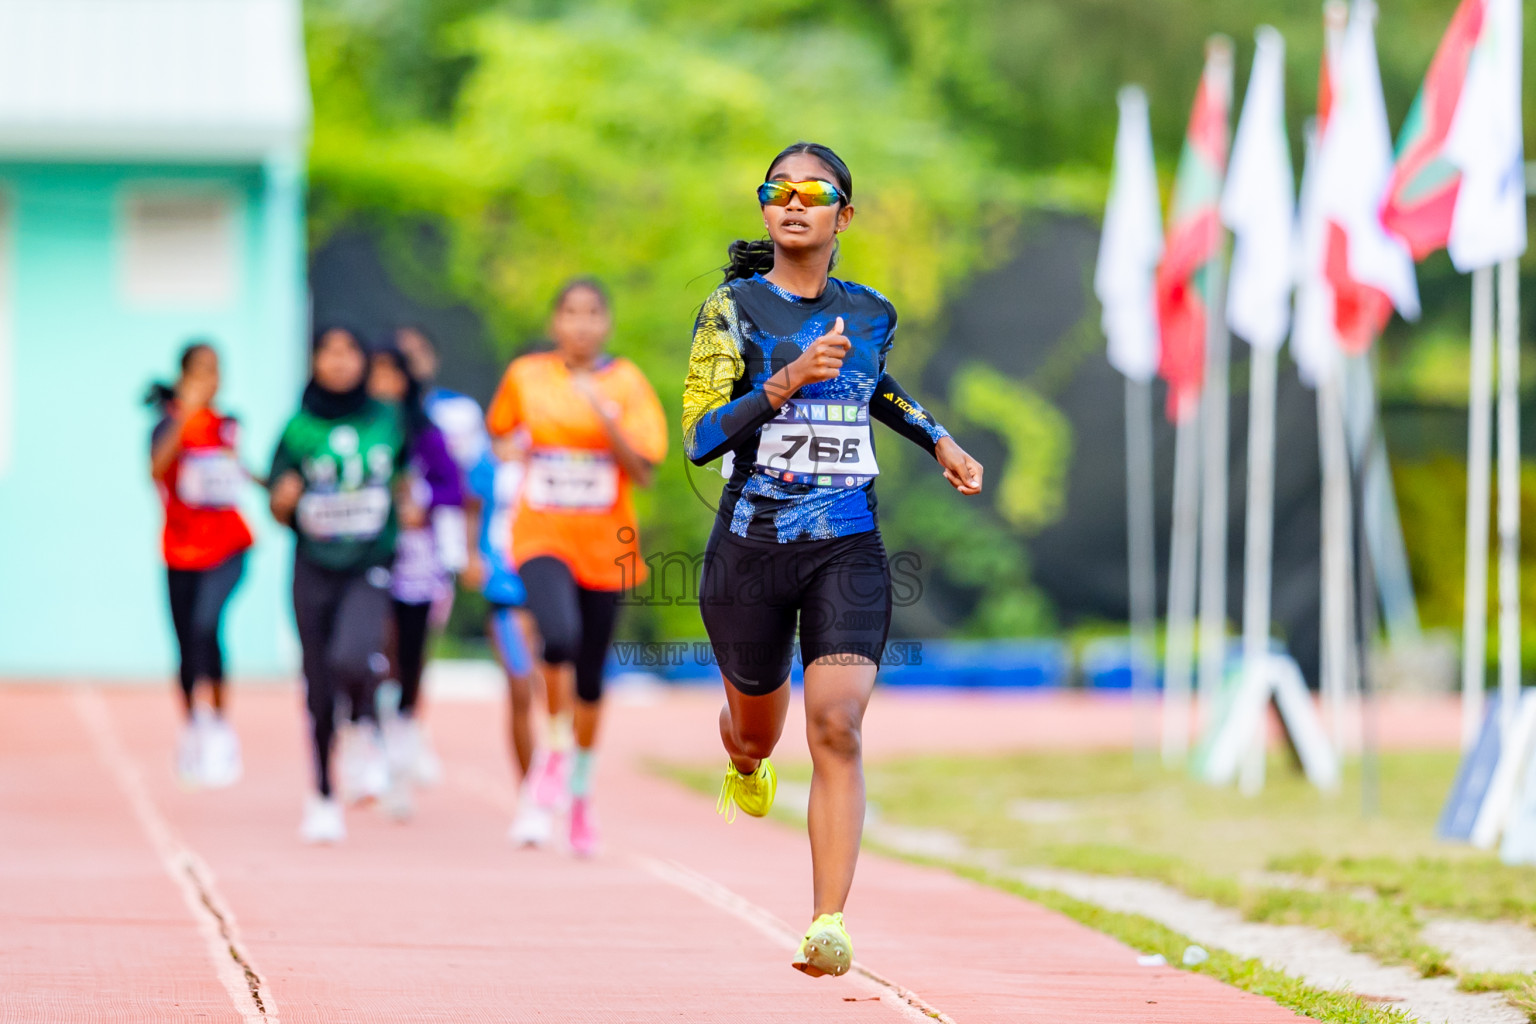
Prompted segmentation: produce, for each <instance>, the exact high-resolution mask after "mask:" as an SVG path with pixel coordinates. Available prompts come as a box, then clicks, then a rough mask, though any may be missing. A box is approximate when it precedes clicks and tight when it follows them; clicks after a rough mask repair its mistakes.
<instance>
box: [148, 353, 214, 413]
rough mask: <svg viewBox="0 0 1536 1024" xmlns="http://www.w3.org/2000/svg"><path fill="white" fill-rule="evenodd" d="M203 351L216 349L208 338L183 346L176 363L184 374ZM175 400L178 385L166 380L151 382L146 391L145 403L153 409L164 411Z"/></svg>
mask: <svg viewBox="0 0 1536 1024" xmlns="http://www.w3.org/2000/svg"><path fill="white" fill-rule="evenodd" d="M203 351H208V352H212V351H214V347H213V342H211V341H209V340H208V339H207V338H193V339H192V340H191V341H189V342H187V343H186V344H185V345H184V346H182V349H181V357H180V358H179V359H178V360H177V361H176V365H178V366H179V367H181V372H182V373H183V374H185V373H186V372H187V371H188V370H190V369H191V368H192V360H193V359H195V358H196V357H197V354H198V353H199V352H203ZM175 400H176V385H174V384H167V383H165V382H164V381H160V380H157V381H153V382H151V384H150V385H149V388H148V389H147V390H146V391H145V392H144V404H145V405H147V406H150V407H151V408H153V409H159V410H161V411H162V412H163V411H164V410H165V408H166V407H167V406H169V405H170V404H171V403H172V402H173V401H175Z"/></svg>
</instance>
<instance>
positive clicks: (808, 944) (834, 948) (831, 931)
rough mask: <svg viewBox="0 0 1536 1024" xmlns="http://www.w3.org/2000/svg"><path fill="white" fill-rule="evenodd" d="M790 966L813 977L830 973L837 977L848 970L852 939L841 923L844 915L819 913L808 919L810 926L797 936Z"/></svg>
mask: <svg viewBox="0 0 1536 1024" xmlns="http://www.w3.org/2000/svg"><path fill="white" fill-rule="evenodd" d="M789 963H790V966H791V967H793V968H794V969H795V970H797V971H804V972H805V973H806V974H809V975H810V976H811V977H813V978H820V977H821V976H822V975H825V974H830V975H832V976H833V977H837V976H838V975H840V974H847V973H848V969H849V968H850V967H852V966H853V940H852V939H850V938H849V937H848V929H846V928H844V927H843V915H842V914H841V913H838V914H822V915H821V916H820V917H818V918H817V919H816V920H814V921H812V922H811V927H810V929H809V930H808V931H806V933H805V938H803V939H801V940H800V948H799V949H798V950H797V951H796V952H795V958H794V959H793V960H791V961H790V962H789Z"/></svg>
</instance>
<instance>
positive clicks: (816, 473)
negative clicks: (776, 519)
mask: <svg viewBox="0 0 1536 1024" xmlns="http://www.w3.org/2000/svg"><path fill="white" fill-rule="evenodd" d="M757 468H758V469H760V470H761V471H762V472H764V473H766V474H767V475H768V476H771V477H773V478H774V479H776V480H782V481H784V482H785V483H787V484H811V485H813V486H817V487H860V486H862V485H864V484H867V483H869V482H870V481H871V480H873V479H874V478H875V477H876V476H878V475H879V474H880V467H879V466H878V465H877V464H876V463H875V450H874V447H873V445H872V442H871V438H870V434H869V406H868V405H865V404H864V403H862V402H855V401H839V400H835V399H827V400H823V401H817V400H814V399H804V400H796V401H793V402H785V403H784V406H783V408H781V409H780V410H779V414H778V415H777V416H775V417H774V418H773V419H771V420H769V421H768V422H767V423H766V424H764V426H763V432H762V436H761V438H760V439H759V440H758V442H757Z"/></svg>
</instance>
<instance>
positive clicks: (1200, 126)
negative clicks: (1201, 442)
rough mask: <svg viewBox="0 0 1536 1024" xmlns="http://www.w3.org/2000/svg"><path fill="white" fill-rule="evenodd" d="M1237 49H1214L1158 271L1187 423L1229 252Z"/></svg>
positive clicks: (1166, 342) (1174, 378) (1167, 372)
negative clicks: (1224, 249)
mask: <svg viewBox="0 0 1536 1024" xmlns="http://www.w3.org/2000/svg"><path fill="white" fill-rule="evenodd" d="M1231 65H1232V49H1231V44H1230V43H1228V42H1227V41H1226V40H1225V39H1221V38H1219V37H1218V38H1216V39H1213V40H1211V42H1210V44H1208V45H1207V47H1206V59H1205V70H1204V72H1203V73H1202V74H1201V76H1200V86H1199V89H1198V90H1197V91H1196V92H1195V104H1194V109H1193V110H1192V111H1191V112H1190V115H1189V128H1188V130H1187V131H1186V132H1185V135H1184V149H1183V152H1182V153H1181V154H1180V155H1179V168H1178V173H1177V177H1176V178H1175V180H1174V190H1173V209H1172V210H1171V211H1170V213H1169V215H1168V250H1167V253H1166V255H1165V256H1164V257H1163V262H1162V265H1161V266H1159V267H1158V269H1157V319H1158V327H1159V329H1160V331H1161V335H1162V343H1163V346H1162V353H1161V355H1160V358H1159V361H1158V370H1159V372H1160V373H1161V374H1162V376H1163V379H1164V380H1166V381H1167V382H1168V416H1169V418H1170V419H1173V420H1182V419H1185V418H1187V417H1189V416H1191V415H1193V414H1194V413H1195V411H1196V410H1197V409H1198V408H1199V397H1200V387H1201V384H1202V382H1203V379H1204V376H1205V372H1204V371H1205V336H1206V318H1207V317H1208V316H1209V315H1210V309H1209V306H1210V296H1211V287H1212V284H1213V280H1212V278H1213V275H1214V273H1215V272H1216V270H1217V265H1216V264H1217V261H1218V260H1219V259H1220V255H1221V251H1220V250H1221V221H1220V219H1219V213H1218V209H1217V204H1218V203H1219V201H1220V198H1221V182H1222V177H1223V175H1224V174H1225V173H1226V166H1227V145H1228V133H1227V120H1228V116H1229V111H1230V109H1231V105H1232V95H1231V93H1232V86H1231V82H1232V74H1231Z"/></svg>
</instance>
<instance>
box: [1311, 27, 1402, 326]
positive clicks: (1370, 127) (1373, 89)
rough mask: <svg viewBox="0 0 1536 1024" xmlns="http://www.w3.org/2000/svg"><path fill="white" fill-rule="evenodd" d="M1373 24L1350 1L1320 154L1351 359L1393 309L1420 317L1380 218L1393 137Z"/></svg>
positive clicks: (1339, 306) (1340, 314)
mask: <svg viewBox="0 0 1536 1024" xmlns="http://www.w3.org/2000/svg"><path fill="white" fill-rule="evenodd" d="M1375 21H1376V5H1375V3H1374V2H1372V0H1356V2H1355V4H1354V7H1353V8H1352V10H1351V12H1350V18H1349V26H1348V27H1347V28H1346V29H1345V31H1344V40H1343V44H1342V46H1341V48H1340V52H1339V57H1338V63H1337V67H1336V70H1337V73H1338V78H1337V79H1336V85H1337V89H1336V91H1335V92H1334V95H1333V100H1332V109H1331V110H1330V112H1329V115H1328V123H1327V126H1326V127H1325V129H1324V130H1323V133H1322V141H1321V144H1320V146H1319V153H1318V167H1317V174H1318V181H1317V188H1318V194H1317V202H1318V204H1319V205H1320V208H1321V214H1322V220H1323V224H1324V239H1323V244H1324V250H1323V251H1324V256H1323V269H1324V273H1325V274H1326V275H1327V278H1328V282H1329V284H1330V285H1331V286H1332V288H1333V307H1334V327H1335V329H1336V330H1337V332H1338V339H1339V344H1340V345H1341V346H1342V347H1343V349H1344V351H1345V352H1349V353H1359V352H1364V351H1365V350H1366V349H1368V348H1370V346H1371V343H1372V342H1373V341H1375V340H1376V336H1377V335H1378V334H1380V333H1381V329H1382V328H1383V327H1385V326H1386V323H1387V320H1388V319H1389V318H1390V317H1391V315H1392V309H1393V307H1394V306H1395V307H1396V308H1397V311H1398V312H1399V313H1401V314H1402V315H1403V316H1404V317H1406V318H1407V319H1410V320H1414V319H1417V318H1418V315H1419V288H1418V282H1417V280H1416V279H1415V278H1414V273H1413V257H1412V256H1411V255H1410V254H1409V252H1408V248H1407V246H1405V245H1404V244H1403V242H1402V240H1401V239H1400V238H1398V237H1397V236H1396V235H1393V234H1390V233H1389V232H1388V231H1387V230H1386V228H1385V227H1384V226H1383V225H1382V222H1381V216H1380V211H1381V206H1382V201H1383V199H1384V198H1385V197H1386V194H1387V186H1388V183H1389V182H1390V180H1391V177H1392V133H1391V131H1390V129H1389V128H1388V126H1387V107H1386V102H1385V101H1384V100H1383V99H1382V94H1381V71H1380V68H1379V67H1378V66H1377V63H1376V28H1375Z"/></svg>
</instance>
